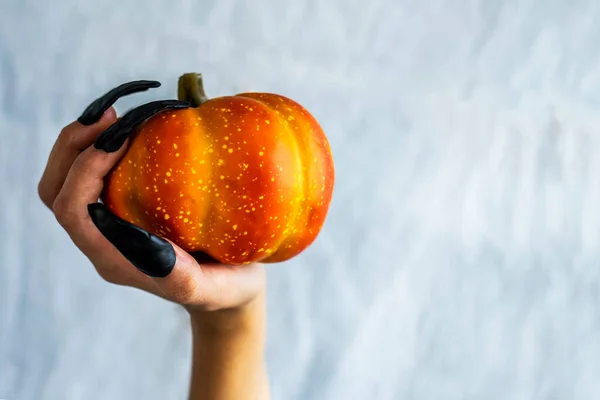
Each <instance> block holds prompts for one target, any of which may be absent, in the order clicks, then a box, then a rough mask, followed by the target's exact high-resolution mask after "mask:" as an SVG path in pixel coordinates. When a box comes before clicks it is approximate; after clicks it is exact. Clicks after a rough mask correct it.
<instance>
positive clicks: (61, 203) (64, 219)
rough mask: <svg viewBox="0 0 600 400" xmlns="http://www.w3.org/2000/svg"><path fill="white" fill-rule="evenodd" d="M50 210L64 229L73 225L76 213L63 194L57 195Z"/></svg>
mask: <svg viewBox="0 0 600 400" xmlns="http://www.w3.org/2000/svg"><path fill="white" fill-rule="evenodd" d="M52 212H53V213H54V216H55V217H56V220H57V221H58V223H59V224H60V225H61V226H62V227H63V228H65V229H67V230H68V229H70V228H72V227H73V226H74V225H75V222H76V220H77V218H76V214H75V212H74V210H73V208H72V207H70V202H69V200H68V198H66V197H65V196H61V195H58V196H57V197H56V199H55V200H54V202H53V203H52Z"/></svg>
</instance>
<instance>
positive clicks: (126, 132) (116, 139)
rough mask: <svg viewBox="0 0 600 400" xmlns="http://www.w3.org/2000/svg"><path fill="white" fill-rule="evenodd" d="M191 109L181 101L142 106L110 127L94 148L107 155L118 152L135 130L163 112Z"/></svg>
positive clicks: (98, 138)
mask: <svg viewBox="0 0 600 400" xmlns="http://www.w3.org/2000/svg"><path fill="white" fill-rule="evenodd" d="M189 107H191V104H190V102H188V101H179V100H157V101H152V102H150V103H147V104H144V105H141V106H139V107H136V108H134V109H133V110H130V111H128V112H127V113H126V114H125V115H123V117H122V118H121V119H119V120H118V121H117V122H115V123H114V124H112V125H111V126H109V127H108V129H107V130H105V131H104V132H102V133H101V134H100V136H98V137H97V138H96V141H95V142H94V146H95V147H96V148H97V149H100V150H104V151H106V152H107V153H112V152H114V151H117V150H119V149H120V148H121V146H123V143H125V140H127V138H128V137H129V136H131V134H132V133H133V131H134V130H135V128H136V127H137V126H138V125H139V124H141V123H142V122H144V121H145V120H147V119H148V118H150V117H151V116H153V115H154V114H157V113H159V112H161V111H164V110H168V109H183V108H189Z"/></svg>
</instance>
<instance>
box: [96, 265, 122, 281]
mask: <svg viewBox="0 0 600 400" xmlns="http://www.w3.org/2000/svg"><path fill="white" fill-rule="evenodd" d="M96 272H98V275H99V276H100V278H102V280H104V281H105V282H108V283H112V284H119V283H121V279H120V276H119V274H118V273H117V272H116V271H115V270H114V269H113V268H96Z"/></svg>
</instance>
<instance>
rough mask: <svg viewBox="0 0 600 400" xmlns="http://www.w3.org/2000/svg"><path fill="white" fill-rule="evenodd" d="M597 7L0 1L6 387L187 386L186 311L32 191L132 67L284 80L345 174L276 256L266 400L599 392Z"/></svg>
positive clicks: (256, 86) (232, 84) (113, 394)
mask: <svg viewBox="0 0 600 400" xmlns="http://www.w3.org/2000/svg"><path fill="white" fill-rule="evenodd" d="M599 41H600V3H598V2H596V1H594V0H588V1H585V0H580V1H575V0H555V1H550V0H545V1H544V0H539V1H532V0H506V1H493V0H430V1H418V0H409V1H397V0H370V1H359V0H352V1H349V0H327V1H314V0H303V1H300V0H296V1H277V0H271V1H268V0H263V1H258V0H253V1H249V0H248V1H233V0H220V1H216V0H214V1H191V0H190V1H166V0H165V1H161V0H152V1H143V2H141V1H134V0H120V1H116V0H110V1H102V2H91V1H86V2H83V1H75V0H61V1H48V0H35V1H34V0H30V1H25V0H0V239H1V244H0V398H7V399H10V400H45V399H60V400H75V399H137V398H140V399H141V398H143V399H157V400H159V399H178V398H180V399H183V398H185V396H186V392H187V386H188V373H189V372H188V371H189V351H190V345H189V339H190V337H189V330H188V326H187V319H186V316H185V314H184V313H183V312H181V311H180V310H179V309H178V308H177V307H175V306H173V305H171V304H168V303H166V302H163V301H161V300H158V299H155V298H152V297H151V296H149V295H146V294H144V293H140V292H137V291H134V290H131V289H125V288H120V287H113V286H110V285H108V284H106V283H104V282H103V281H102V280H101V279H100V278H98V277H97V275H96V273H95V272H94V271H93V268H92V267H91V266H90V264H89V262H88V261H87V260H86V259H85V258H84V257H83V256H82V255H81V254H80V253H78V251H77V250H76V248H75V247H74V245H72V244H71V242H70V241H69V239H68V237H67V235H66V234H65V233H63V232H62V230H61V229H60V227H59V226H58V224H57V223H55V221H54V219H53V217H52V215H51V214H50V213H49V212H48V211H47V210H46V209H44V208H43V206H42V205H41V202H40V201H39V200H38V198H37V194H36V185H37V182H38V179H39V176H40V174H41V171H42V169H43V166H44V164H45V161H46V157H47V154H48V152H49V150H50V148H51V146H52V144H53V141H54V139H55V137H56V135H57V133H58V131H59V130H60V128H61V127H62V126H63V125H65V124H67V123H68V122H70V121H71V120H73V119H74V118H76V117H77V116H78V115H79V113H80V112H81V111H82V110H83V109H84V108H85V106H86V105H87V104H88V103H89V102H90V101H92V100H93V99H94V98H95V97H97V96H98V95H100V94H102V93H104V92H105V91H106V90H108V89H110V88H112V87H113V86H116V85H117V84H119V83H122V82H125V81H128V80H134V79H158V80H160V81H161V82H162V83H163V86H162V87H161V88H160V89H157V90H153V91H151V92H147V93H144V94H140V95H135V96H131V97H129V98H126V99H123V100H121V101H120V102H119V103H117V109H118V111H119V112H123V111H125V110H127V109H128V108H130V107H132V106H135V105H137V104H141V103H142V102H146V101H149V100H153V99H159V98H171V97H173V96H174V95H175V91H176V81H177V78H178V76H179V75H180V74H181V73H183V72H189V71H198V72H202V73H203V74H204V76H205V79H206V86H207V91H208V94H209V96H212V97H214V96H219V95H227V94H233V93H237V92H241V91H246V90H255V91H270V92H276V93H281V94H285V95H287V96H289V97H292V98H294V99H296V100H298V101H299V102H301V103H302V104H304V105H305V106H306V107H307V108H308V109H309V110H310V111H311V112H312V113H313V114H314V115H315V116H316V117H317V118H318V120H319V121H320V122H321V124H322V126H323V128H324V130H325V132H326V133H327V135H328V137H329V139H330V141H331V145H332V149H333V152H334V156H335V161H336V169H337V182H336V189H335V193H334V201H333V204H332V206H331V212H330V214H329V217H328V219H327V223H326V226H325V228H324V230H323V232H322V234H321V236H320V237H319V239H318V241H317V242H316V243H315V244H314V245H313V246H312V247H311V248H310V250H309V251H307V252H305V253H303V254H302V255H301V256H299V257H298V258H296V259H294V260H293V261H292V262H289V263H286V264H282V265H274V266H270V267H269V323H268V330H269V338H268V353H267V356H268V365H269V372H270V378H271V383H272V391H273V398H274V399H277V400H279V399H282V400H305V399H308V400H312V399H316V400H320V399H326V400H329V399H351V400H355V399H356V400H370V399H382V400H386V399H402V400H410V399H415V400H454V399H456V400H458V399H461V400H464V399H488V400H495V399H498V400H500V399H502V400H504V399H511V400H512V399H514V400H521V399H523V400H532V399H544V400H546V399H548V400H551V399H561V400H562V399H565V400H567V399H569V400H571V399H572V400H587V399H589V400H595V399H598V398H600V379H598V377H599V376H600V324H599V321H600V313H599V306H600V304H599V301H600V266H599V260H600V247H599V240H600V178H599V176H598V171H600V157H599V156H598V154H599V152H600V136H599V135H600V133H599V130H600V68H599V67H600V64H599V60H600V59H599V56H600V47H599V46H598V43H599Z"/></svg>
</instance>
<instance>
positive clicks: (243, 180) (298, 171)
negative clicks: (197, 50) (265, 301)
mask: <svg viewBox="0 0 600 400" xmlns="http://www.w3.org/2000/svg"><path fill="white" fill-rule="evenodd" d="M178 97H179V99H180V100H188V101H190V102H191V103H192V107H191V108H188V109H183V110H176V111H164V112H161V113H158V114H156V115H154V116H153V117H151V118H149V119H147V120H146V121H144V122H143V123H142V124H140V125H139V126H138V127H137V128H136V131H135V133H134V134H133V135H132V136H131V138H130V143H129V147H128V149H127V151H126V153H125V155H124V157H123V158H122V159H121V160H120V161H119V163H118V164H117V165H116V166H115V168H114V169H113V170H112V171H111V172H110V173H109V174H108V176H107V177H106V181H105V187H104V190H103V193H102V197H101V199H102V201H103V203H104V204H105V205H106V206H107V207H108V208H109V209H110V210H111V211H112V212H113V213H114V214H116V215H117V216H119V217H121V218H123V219H124V220H126V221H129V222H131V223H133V224H136V225H138V226H139V227H141V228H143V229H145V230H147V231H149V232H152V233H154V234H157V235H160V236H162V237H164V238H166V239H168V240H171V241H172V242H173V243H175V244H177V245H178V246H180V247H181V248H182V249H183V250H185V251H187V252H190V253H194V252H202V253H205V254H207V255H209V256H210V257H212V258H213V259H215V260H217V261H218V262H220V263H224V264H232V265H239V264H247V263H251V262H264V263H274V262H282V261H285V260H289V259H291V258H292V257H295V256H296V255H298V254H300V253H301V252H302V251H303V250H305V249H306V248H307V247H308V246H310V245H311V244H312V243H313V242H314V240H315V239H316V237H317V235H318V234H319V232H320V231H321V229H322V227H323V224H324V222H325V218H326V216H327V213H328V210H329V206H330V203H331V199H332V194H333V186H334V176H335V173H334V164H333V158H332V154H331V149H330V146H329V143H328V140H327V138H326V136H325V134H324V132H323V130H322V129H321V127H320V125H319V123H318V122H317V121H316V119H315V118H314V117H313V116H312V115H311V114H310V113H309V112H308V111H307V110H306V109H305V108H304V107H302V106H301V105H300V104H298V103H297V102H295V101H293V100H291V99H289V98H286V97H284V96H281V95H277V94H271V93H241V94H237V95H233V96H223V97H217V98H213V99H208V98H207V97H206V95H205V94H204V89H203V84H202V76H201V75H200V74H185V75H183V76H182V77H181V78H180V79H179V90H178Z"/></svg>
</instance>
